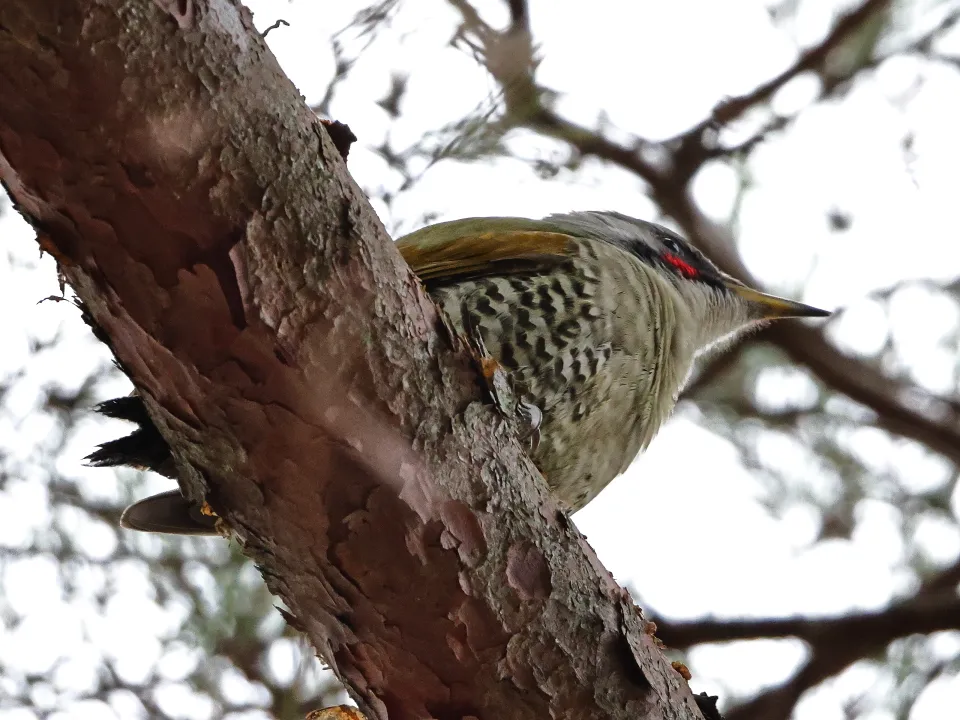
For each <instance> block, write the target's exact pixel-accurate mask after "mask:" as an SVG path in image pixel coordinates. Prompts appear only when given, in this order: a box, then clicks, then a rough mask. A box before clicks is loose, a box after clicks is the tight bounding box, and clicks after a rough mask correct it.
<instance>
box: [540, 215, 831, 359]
mask: <svg viewBox="0 0 960 720" xmlns="http://www.w3.org/2000/svg"><path fill="white" fill-rule="evenodd" d="M547 220H548V222H550V223H555V224H558V225H561V226H565V227H567V228H569V229H570V231H572V232H576V233H577V234H578V235H581V236H591V237H596V238H598V239H602V240H605V241H607V242H610V243H613V244H615V245H618V246H620V247H622V248H623V249H625V250H627V251H628V252H630V253H631V254H633V255H635V256H636V257H637V258H639V259H640V260H641V261H642V262H643V263H645V264H646V265H647V266H649V267H650V268H652V269H653V270H654V271H656V272H657V274H658V276H660V277H661V278H662V279H665V280H666V281H668V282H669V284H670V286H671V287H673V288H675V289H676V295H675V297H676V298H677V302H676V305H677V306H678V307H677V310H678V312H679V316H678V321H679V322H681V323H684V321H686V323H689V324H690V325H691V327H690V328H689V335H690V336H691V337H690V338H689V339H690V341H691V342H692V343H693V344H694V345H695V346H697V347H698V348H703V347H708V346H710V345H712V344H713V343H715V342H717V341H719V340H722V339H723V338H725V337H728V336H730V335H731V334H732V333H736V332H737V331H742V330H744V329H747V328H750V327H756V326H758V325H762V324H764V323H765V322H767V321H770V320H777V319H780V318H803V317H826V316H827V315H830V313H829V312H827V311H826V310H820V309H819V308H815V307H812V306H810V305H805V304H804V303H800V302H796V301H794V300H788V299H786V298H782V297H778V296H776V295H769V294H767V293H764V292H761V291H759V290H756V289H754V288H751V287H749V286H747V285H745V284H744V283H742V282H741V281H739V280H737V279H736V278H734V277H732V276H730V275H728V274H726V273H724V272H722V271H721V270H720V269H719V268H718V267H717V266H716V265H714V264H713V263H712V262H711V261H710V260H709V259H707V257H706V256H705V255H704V254H703V253H702V252H700V251H699V250H698V249H697V248H695V247H694V246H693V245H691V244H690V243H689V242H688V241H687V240H685V239H684V238H682V237H681V236H680V235H678V234H677V233H675V232H673V231H672V230H669V229H668V228H665V227H663V226H662V225H657V224H656V223H651V222H646V221H644V220H637V219H635V218H631V217H628V216H626V215H621V214H620V213H615V212H579V213H571V214H568V215H554V216H552V217H550V218H547Z"/></svg>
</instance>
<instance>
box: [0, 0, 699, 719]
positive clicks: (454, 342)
mask: <svg viewBox="0 0 960 720" xmlns="http://www.w3.org/2000/svg"><path fill="white" fill-rule="evenodd" d="M0 177H2V179H3V182H4V184H5V187H6V188H7V190H8V191H9V193H10V195H11V197H12V198H13V200H14V202H15V203H16V205H17V207H18V209H19V211H20V212H21V213H22V214H23V215H24V217H26V218H27V219H28V220H29V221H30V222H32V223H33V224H34V226H35V227H36V228H37V232H38V239H39V241H40V243H41V246H42V247H43V248H44V249H45V250H47V251H49V252H51V253H52V254H54V256H55V257H56V259H57V260H58V262H59V264H60V268H61V271H62V272H63V274H64V276H65V278H66V280H67V281H68V282H69V283H70V285H71V286H72V287H73V289H74V290H75V291H76V293H77V295H78V296H79V298H80V299H81V300H82V301H83V303H84V304H85V305H86V307H87V308H88V309H89V312H90V314H91V315H92V317H93V319H94V321H95V323H96V325H97V326H99V328H100V329H102V331H103V333H104V334H105V335H106V337H107V338H108V339H109V343H110V345H111V347H112V348H113V350H114V352H115V353H116V356H117V358H118V360H119V361H120V362H121V364H122V366H123V367H124V369H125V370H126V371H127V372H128V374H129V375H130V377H131V378H132V380H133V381H134V383H135V385H136V386H137V388H138V390H139V391H140V392H141V393H142V394H143V395H144V397H145V399H146V401H147V404H148V406H149V409H150V412H151V415H152V416H153V418H154V419H155V421H156V422H157V425H158V427H159V428H160V429H161V431H162V432H163V434H164V436H165V437H166V439H167V440H168V441H169V443H170V445H171V446H172V448H173V450H174V454H175V457H176V460H177V465H178V469H179V472H180V476H181V483H182V485H183V488H184V490H185V491H186V492H187V493H188V494H190V495H191V496H192V497H195V498H200V497H206V498H207V500H208V501H209V503H210V505H211V506H212V507H213V508H214V509H215V510H216V512H217V513H218V514H220V515H221V517H223V518H225V520H226V522H227V523H228V524H229V526H230V527H231V528H232V529H233V530H234V531H235V533H236V536H237V537H238V538H239V540H240V542H241V543H242V545H243V548H244V552H245V553H246V554H247V555H248V556H249V557H251V558H253V559H254V560H255V561H256V562H257V563H258V565H259V567H260V568H261V571H262V573H263V576H264V578H265V579H266V581H267V583H268V585H269V587H270V589H271V590H272V591H273V592H274V593H275V594H277V595H278V596H279V597H280V598H282V600H283V601H284V602H285V603H286V605H287V607H288V608H289V614H288V619H289V620H290V622H291V623H292V624H293V625H294V626H296V627H297V628H298V629H300V630H301V631H302V632H304V633H305V634H306V635H307V636H308V637H309V638H310V640H311V642H312V643H313V645H314V646H315V647H316V649H317V651H318V652H319V654H320V656H321V657H322V658H323V660H324V661H325V662H327V663H328V664H329V665H330V666H331V667H332V668H333V669H334V670H335V671H336V672H337V674H338V675H339V677H340V678H341V679H342V680H343V681H344V682H345V683H346V684H347V686H348V688H349V689H350V691H351V693H352V694H353V696H354V698H356V700H357V701H358V703H359V704H360V706H361V708H362V709H363V710H364V711H365V712H366V713H367V715H368V716H369V717H371V718H386V717H390V718H391V719H394V720H396V719H398V718H399V719H413V718H427V717H433V718H442V719H447V718H461V717H470V716H475V717H478V718H507V717H509V718H547V717H566V718H574V717H575V718H601V717H603V718H631V719H637V718H662V717H671V718H690V717H697V716H698V713H697V711H696V709H695V707H696V706H695V704H694V702H693V699H692V696H691V694H690V692H689V690H688V689H687V688H686V687H685V682H684V681H683V680H682V679H681V677H680V676H679V675H678V674H677V673H676V672H675V671H674V670H673V669H672V668H671V666H670V664H669V663H668V662H667V661H666V660H665V659H664V658H663V656H662V654H661V653H660V651H659V649H658V648H657V647H656V643H655V641H654V639H653V638H652V637H651V636H650V635H649V634H648V633H647V632H645V630H646V627H647V626H646V624H645V623H644V621H643V618H642V617H641V615H640V612H639V610H638V609H637V608H636V607H635V606H634V605H633V604H632V602H631V600H630V598H629V596H628V595H627V593H626V592H624V591H623V590H622V589H621V588H619V587H618V586H617V585H616V584H615V583H614V581H613V579H612V578H611V577H610V575H609V574H608V573H607V572H606V570H604V568H603V567H602V566H601V565H600V564H599V562H598V561H597V559H596V557H595V556H594V554H593V551H592V550H591V549H590V547H589V546H588V545H587V544H586V542H585V541H584V539H583V538H582V537H581V535H580V534H579V533H578V532H577V530H576V528H574V527H573V526H572V524H571V523H570V522H568V520H567V519H566V517H565V516H564V515H563V513H562V512H560V510H559V509H558V507H557V505H556V504H555V502H554V501H553V499H552V498H551V497H550V496H549V495H548V493H547V490H546V486H545V484H544V483H543V481H542V479H541V478H540V477H539V475H538V474H537V472H536V470H535V469H534V468H533V466H532V465H531V463H530V461H529V460H528V459H527V457H526V456H525V454H524V452H523V449H522V448H521V446H520V445H519V444H518V442H517V441H516V439H515V436H514V433H513V430H512V422H511V421H508V420H506V419H504V418H503V417H501V416H500V415H499V414H498V413H497V412H496V411H495V410H494V409H493V407H492V406H491V405H490V404H489V403H487V402H485V401H484V392H483V389H482V388H483V385H482V383H481V382H480V380H479V377H478V375H477V374H476V371H475V362H474V359H473V358H472V357H471V356H470V354H469V353H468V351H467V350H466V349H465V348H464V345H463V343H462V342H461V341H460V340H459V339H457V338H454V337H451V335H450V334H449V332H448V331H447V330H446V329H445V327H444V325H443V324H442V323H441V322H440V320H439V318H438V314H437V310H436V309H435V307H434V305H433V304H432V302H431V301H430V300H429V299H428V298H427V297H426V295H425V294H424V293H423V291H422V289H421V288H420V287H419V284H418V283H417V281H416V280H415V278H414V277H413V275H412V274H411V273H410V271H409V270H408V268H407V267H406V266H405V265H404V263H403V261H402V260H401V259H400V256H399V254H398V253H397V252H396V250H395V249H394V248H393V247H392V244H391V243H390V241H389V238H388V237H387V235H386V233H385V232H384V230H383V228H382V226H381V225H380V223H379V222H378V220H377V218H376V216H375V215H374V214H373V212H372V211H371V209H370V207H369V205H368V204H367V202H366V200H365V198H364V197H363V195H362V193H361V192H360V191H359V189H358V188H357V186H356V185H355V184H354V183H353V181H352V180H351V179H350V177H349V175H348V174H347V172H346V169H345V167H344V163H343V162H342V160H341V158H340V156H339V154H338V153H337V150H336V148H335V147H334V145H333V144H332V142H331V140H330V138H329V136H328V134H327V132H326V130H325V129H324V128H323V127H322V126H321V125H320V123H319V122H318V121H317V119H316V118H315V116H314V115H313V114H312V113H311V112H310V110H309V109H308V108H307V107H306V106H305V105H304V103H303V100H302V98H301V97H300V96H299V93H298V92H297V91H296V89H295V88H294V87H293V86H292V84H291V83H290V82H289V80H287V78H286V77H285V76H284V75H283V73H282V72H281V71H280V69H279V67H278V66H277V63H276V61H275V59H274V57H273V55H272V54H271V53H270V51H269V50H268V49H267V48H266V46H265V44H264V42H263V39H262V38H261V37H260V35H259V34H258V33H257V32H256V30H255V29H254V27H253V24H252V22H251V17H250V14H249V12H248V11H247V10H246V8H244V7H242V6H240V5H239V4H237V3H235V2H230V1H229V0H206V1H204V0H155V1H154V2H152V3H151V2H146V0H126V1H123V2H121V1H119V0H74V1H73V2H69V1H67V0H61V1H59V2H57V1H54V0H5V2H4V3H3V4H2V5H0ZM640 510H641V509H640V508H638V512H639V511H640ZM668 547H669V546H668V545H667V544H665V548H664V549H661V550H660V551H666V550H667V549H668Z"/></svg>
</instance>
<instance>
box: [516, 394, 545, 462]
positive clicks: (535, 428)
mask: <svg viewBox="0 0 960 720" xmlns="http://www.w3.org/2000/svg"><path fill="white" fill-rule="evenodd" d="M517 415H518V416H519V417H520V420H521V422H522V423H523V429H522V430H521V432H520V439H521V440H526V441H527V442H528V443H530V452H533V451H534V450H536V449H537V447H538V446H539V445H540V426H541V425H542V424H543V411H542V410H541V409H540V408H539V407H537V406H536V405H534V404H533V403H532V402H527V401H526V400H521V401H520V402H518V403H517Z"/></svg>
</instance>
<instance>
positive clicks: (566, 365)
mask: <svg viewBox="0 0 960 720" xmlns="http://www.w3.org/2000/svg"><path fill="white" fill-rule="evenodd" d="M595 215H600V214H594V213H590V214H587V213H584V214H577V215H574V216H555V217H552V218H548V220H547V227H546V228H545V229H548V230H554V231H561V230H562V231H565V232H567V233H577V234H578V235H583V237H578V236H577V235H568V237H569V242H568V245H567V247H566V248H565V251H564V255H565V257H564V259H563V260H560V261H557V262H547V263H544V265H543V266H542V267H540V268H537V269H528V268H521V269H519V270H510V271H506V272H503V273H497V272H492V273H491V274H487V275H481V276H479V277H468V278H459V277H458V278H457V279H456V281H455V282H453V283H451V284H447V285H442V284H441V285H439V286H438V285H437V283H436V281H433V282H431V281H427V288H428V290H429V291H430V293H431V295H432V297H433V298H434V300H435V301H436V302H437V303H438V304H439V305H440V306H441V307H442V308H443V309H444V310H445V311H446V313H447V314H448V315H449V316H450V319H451V321H452V322H453V324H454V325H455V326H456V327H457V328H459V329H460V330H461V331H465V330H466V329H467V328H468V327H471V328H474V329H475V330H476V331H478V332H479V334H480V336H481V337H482V339H483V341H484V344H485V346H486V348H487V350H488V351H489V352H490V354H491V355H492V356H493V357H494V358H496V359H497V360H498V361H499V362H500V363H501V364H503V365H504V366H505V367H507V368H508V369H509V370H511V371H512V373H513V376H514V379H515V380H517V381H518V385H519V386H520V388H521V389H522V390H523V391H525V392H526V399H527V400H528V401H529V402H532V403H533V404H534V405H537V406H538V407H539V408H540V409H541V411H542V413H543V421H542V424H541V427H540V442H539V444H538V446H537V447H536V449H535V450H533V452H532V453H531V454H532V457H533V459H534V461H535V462H536V464H537V466H538V467H539V469H540V470H541V472H542V473H543V475H544V477H545V478H546V480H547V482H548V484H549V485H550V487H551V488H552V489H553V491H554V492H555V493H556V494H557V496H558V497H559V499H560V500H561V501H562V502H563V503H564V504H565V505H566V506H568V507H569V508H570V509H571V510H577V509H579V508H581V507H583V506H584V505H585V504H587V503H588V502H590V500H592V499H593V498H594V497H595V496H596V495H597V493H599V492H600V491H601V490H602V489H603V488H604V487H606V485H607V484H608V483H609V482H610V481H611V480H613V478H615V477H616V476H617V475H619V474H621V473H622V472H623V471H624V470H625V469H626V468H627V466H628V465H629V464H630V463H631V462H632V461H633V459H634V458H635V457H636V456H637V454H638V453H639V452H640V451H641V450H643V449H644V448H645V447H646V446H647V444H648V443H649V442H650V440H651V439H652V438H653V436H654V435H655V434H656V433H657V431H658V430H659V428H660V426H661V424H662V423H663V421H664V420H665V419H666V417H667V416H668V415H669V413H670V411H671V410H672V409H673V406H674V404H675V401H676V397H677V394H678V392H679V390H680V387H681V385H682V383H683V381H684V380H685V378H686V377H687V375H688V373H689V370H690V366H691V364H692V362H693V359H694V355H695V354H696V353H697V352H698V351H699V350H701V349H702V347H703V346H705V345H708V344H710V343H711V342H713V341H714V340H716V339H718V338H719V337H721V336H724V335H727V334H729V333H730V332H731V331H734V330H736V329H737V328H739V327H742V326H744V325H746V324H747V321H748V316H747V313H746V311H745V310H743V311H742V312H741V313H731V314H729V318H724V319H725V320H727V321H726V322H721V323H718V324H717V325H716V328H715V332H709V333H707V336H705V337H702V338H701V337H697V338H695V341H694V342H690V339H689V338H684V337H682V335H683V334H684V329H683V328H679V327H678V323H677V319H678V315H682V314H683V311H684V308H681V307H678V306H680V305H682V304H684V303H685V302H687V299H686V298H684V293H683V292H682V285H681V284H680V283H685V284H690V283H689V282H688V281H685V280H683V279H682V278H677V281H674V280H673V279H672V278H671V277H670V276H668V275H665V274H664V273H663V271H662V269H660V268H659V267H658V266H657V265H656V264H654V263H652V262H650V258H647V257H645V254H644V253H642V252H635V251H631V249H629V248H628V247H625V246H623V245H621V244H615V243H611V242H608V241H607V240H601V239H598V238H594V237H590V232H591V230H593V231H594V232H598V231H599V229H600V227H599V226H597V227H594V226H592V225H591V224H590V221H591V220H592V219H593V218H592V217H591V216H595ZM602 217H611V218H622V221H621V223H620V224H619V225H617V226H616V227H617V229H618V230H620V231H621V232H622V233H623V234H624V237H625V239H627V240H629V241H631V242H633V241H640V240H643V241H644V242H645V239H644V234H645V233H647V232H650V231H651V230H655V231H657V232H663V233H668V234H669V235H670V236H673V233H670V232H669V231H667V230H666V229H664V228H659V226H655V225H651V224H649V223H643V222H642V221H635V220H632V219H630V218H625V217H623V216H613V215H607V214H603V215H602ZM571 220H572V221H573V222H571ZM457 222H459V223H463V227H464V232H469V223H470V221H469V220H467V221H457ZM527 222H530V221H527ZM454 225H456V223H454ZM435 227H436V226H435ZM451 229H452V228H451ZM651 240H652V238H651ZM418 242H420V238H418V237H417V234H414V235H412V236H408V238H405V239H402V240H401V241H400V246H401V251H402V252H403V251H404V246H405V245H407V244H414V243H418ZM643 247H647V246H646V244H645V245H644V246H643ZM638 249H639V248H638ZM405 255H406V253H405ZM698 259H699V260H701V261H702V262H704V263H706V262H707V261H706V260H705V259H704V258H702V256H699V255H698ZM411 265H412V266H413V267H414V269H416V267H417V264H416V261H415V260H414V261H413V262H411ZM709 267H710V268H711V269H714V268H713V267H712V266H709ZM714 270H715V269H714ZM719 293H721V291H720V290H719V289H717V288H715V287H709V286H705V287H704V288H702V289H701V294H702V295H703V302H704V303H706V302H709V301H712V300H714V299H716V300H719V299H720V294H719ZM695 334H697V335H699V334H700V333H695Z"/></svg>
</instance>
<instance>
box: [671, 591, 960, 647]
mask: <svg viewBox="0 0 960 720" xmlns="http://www.w3.org/2000/svg"><path fill="white" fill-rule="evenodd" d="M656 622H657V636H658V637H659V638H660V639H661V640H663V642H664V643H666V645H667V646H669V647H672V648H687V647H690V646H692V645H698V644H700V643H709V642H731V641H733V640H755V639H760V638H763V639H770V638H786V637H794V638H797V639H799V640H804V641H806V642H808V643H811V644H816V643H819V642H824V641H829V642H830V643H835V644H842V645H845V644H848V643H856V644H858V645H862V644H863V643H865V642H866V643H870V644H871V647H874V646H875V647H878V648H883V647H886V645H887V644H889V643H890V642H891V641H893V640H896V639H897V638H900V637H906V636H907V635H913V634H926V633H932V632H937V631H939V630H954V629H956V628H957V627H958V626H960V597H957V594H956V593H955V592H952V591H946V592H943V593H940V594H939V595H935V596H931V597H919V598H911V599H910V600H907V601H904V602H901V603H897V604H895V605H893V606H891V607H889V608H886V609H884V610H879V611H877V612H869V613H859V614H855V615H841V616H840V617H834V618H821V619H811V618H804V617H794V618H769V619H759V618H758V619H744V620H710V619H705V620H695V621H692V622H679V623H678V622H666V621H663V620H659V619H658V620H657V621H656Z"/></svg>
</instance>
